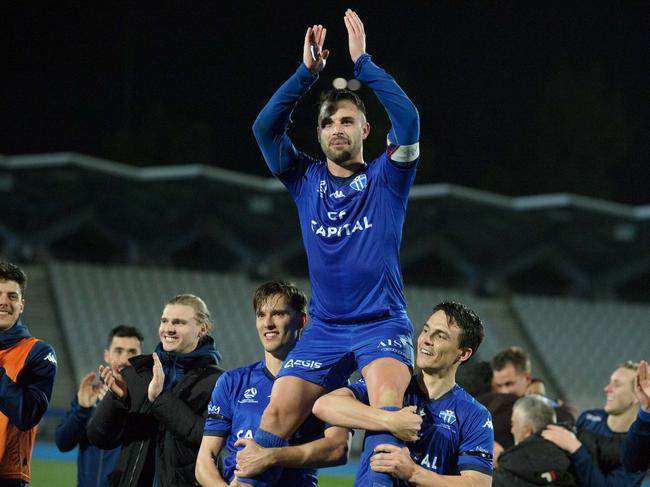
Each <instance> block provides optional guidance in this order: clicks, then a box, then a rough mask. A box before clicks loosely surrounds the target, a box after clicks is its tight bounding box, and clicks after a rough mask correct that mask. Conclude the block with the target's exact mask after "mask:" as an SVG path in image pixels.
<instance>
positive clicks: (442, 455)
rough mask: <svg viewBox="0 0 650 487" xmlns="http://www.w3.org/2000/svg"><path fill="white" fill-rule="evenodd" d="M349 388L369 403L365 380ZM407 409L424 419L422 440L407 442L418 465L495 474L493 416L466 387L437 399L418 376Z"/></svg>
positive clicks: (408, 394)
mask: <svg viewBox="0 0 650 487" xmlns="http://www.w3.org/2000/svg"><path fill="white" fill-rule="evenodd" d="M349 388H350V389H351V390H352V392H353V393H354V395H355V396H356V398H357V399H358V400H359V401H361V402H363V403H364V404H368V403H369V402H368V390H367V388H366V384H365V382H364V381H363V379H362V380H360V381H358V382H356V383H355V384H353V385H351V386H349ZM404 406H417V414H419V415H420V416H422V427H421V429H420V434H419V436H420V438H419V439H418V440H417V441H415V442H408V443H406V446H407V447H408V449H409V451H410V452H411V458H412V459H413V461H414V462H415V463H417V464H418V465H421V466H422V467H424V468H426V469H428V470H431V471H433V472H436V473H438V474H440V475H460V472H461V471H462V470H477V471H479V472H481V473H485V474H487V475H492V450H493V447H494V431H493V428H492V417H491V416H490V412H489V411H488V410H487V409H486V408H485V406H483V405H482V404H481V403H479V402H478V401H476V400H475V399H474V398H473V397H472V396H471V395H470V394H468V393H467V392H466V391H465V390H464V389H463V388H462V387H460V386H458V385H454V387H453V388H452V389H451V390H450V391H449V392H447V393H446V394H444V395H443V396H442V397H440V398H438V399H435V400H433V399H429V398H428V397H427V396H426V395H425V394H424V393H423V392H422V391H421V390H420V387H419V386H418V383H417V376H414V377H413V379H412V380H411V383H410V384H409V387H408V389H407V390H406V393H405V394H404ZM400 485H407V484H400Z"/></svg>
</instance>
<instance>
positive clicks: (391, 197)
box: [253, 54, 419, 323]
mask: <svg viewBox="0 0 650 487" xmlns="http://www.w3.org/2000/svg"><path fill="white" fill-rule="evenodd" d="M355 77H356V78H358V79H359V80H361V81H363V82H364V83H366V84H367V85H368V86H369V87H370V88H371V89H372V90H373V91H374V93H375V94H376V95H377V97H378V98H379V100H380V101H381V103H382V104H383V106H384V107H385V109H386V111H387V112H388V115H389V118H390V120H391V123H392V128H391V130H390V132H389V134H388V149H387V151H386V152H385V153H383V154H382V155H380V156H379V157H378V158H376V159H374V160H373V161H372V162H370V163H368V164H366V165H365V166H364V167H363V169H361V170H360V171H359V172H357V173H356V174H354V175H352V176H351V177H349V178H335V177H334V176H332V175H331V174H330V172H329V171H328V168H327V163H326V162H325V161H319V160H316V159H313V158H311V157H309V156H308V155H306V154H304V153H302V152H299V151H297V150H296V148H295V147H294V146H293V144H292V142H291V140H290V139H289V136H288V135H287V128H288V125H289V121H290V116H291V112H292V110H293V108H294V107H295V105H296V103H297V102H298V100H299V99H300V97H301V96H302V95H303V94H305V93H306V92H307V91H308V90H309V88H310V87H311V86H312V84H313V83H314V82H315V80H316V79H317V78H316V77H315V76H313V75H312V74H311V73H310V72H309V71H308V70H307V68H306V67H305V66H304V65H303V64H301V65H300V67H299V68H298V69H297V71H296V72H295V74H294V75H293V76H292V77H291V78H290V79H289V80H288V81H286V82H285V83H284V84H283V85H282V86H281V87H280V89H279V90H278V91H277V92H276V93H275V94H274V95H273V97H272V98H271V100H270V101H269V102H268V104H267V105H266V106H265V107H264V109H263V110H262V112H261V113H260V115H259V116H258V119H257V120H256V122H255V125H254V127H253V129H254V133H255V137H256V139H257V142H258V144H259V146H260V148H261V150H262V153H263V155H264V158H265V160H266V162H267V164H268V166H269V168H270V169H271V171H272V172H273V174H275V175H276V176H278V177H279V179H280V180H281V181H282V183H283V184H284V185H285V186H286V187H287V189H288V190H289V192H290V194H291V196H292V197H293V199H294V201H295V204H296V206H297V209H298V215H299V219H300V226H301V230H302V237H303V242H304V246H305V250H306V252H307V258H308V262H309V276H310V281H311V287H312V299H311V304H310V313H311V315H312V316H313V317H314V318H316V319H318V320H320V321H323V322H326V323H354V322H364V321H370V320H374V319H377V318H382V317H387V316H393V315H399V314H405V310H406V302H405V299H404V293H403V284H402V276H401V270H400V263H399V248H400V244H401V240H402V227H403V225H404V218H405V213H406V206H407V198H408V192H409V190H410V187H411V185H412V184H413V180H414V178H415V169H416V162H417V160H418V156H419V149H418V138H419V116H418V112H417V110H416V108H415V106H414V105H413V103H412V102H411V101H410V100H409V99H408V97H407V96H406V94H405V93H404V92H403V91H402V90H401V89H400V88H399V86H398V85H397V83H396V82H395V80H394V79H393V78H392V77H391V76H390V75H388V74H387V73H386V72H385V71H384V70H383V69H381V68H379V67H377V66H376V65H375V64H374V63H373V62H372V61H371V59H370V56H369V55H367V54H364V55H362V56H361V57H360V58H359V59H358V60H357V62H356V63H355Z"/></svg>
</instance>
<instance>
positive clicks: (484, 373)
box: [456, 360, 492, 397]
mask: <svg viewBox="0 0 650 487" xmlns="http://www.w3.org/2000/svg"><path fill="white" fill-rule="evenodd" d="M456 382H457V383H458V385H459V386H461V387H462V388H463V389H465V390H466V391H467V392H469V393H470V394H471V395H472V396H474V397H478V396H480V395H482V394H488V393H489V392H490V390H491V386H492V367H491V366H490V362H486V361H485V360H481V361H480V362H474V363H470V364H467V365H465V366H464V367H461V368H459V369H458V372H457V373H456Z"/></svg>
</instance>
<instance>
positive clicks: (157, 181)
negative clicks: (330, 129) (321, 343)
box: [0, 153, 650, 300]
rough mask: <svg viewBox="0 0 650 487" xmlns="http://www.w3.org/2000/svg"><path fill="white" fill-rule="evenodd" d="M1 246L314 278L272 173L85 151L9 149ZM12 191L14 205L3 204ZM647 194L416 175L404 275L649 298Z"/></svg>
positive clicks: (12, 254)
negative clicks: (643, 201) (504, 188)
mask: <svg viewBox="0 0 650 487" xmlns="http://www.w3.org/2000/svg"><path fill="white" fill-rule="evenodd" d="M0 194H4V198H3V201H4V203H5V204H4V205H3V209H4V211H3V214H2V220H0V254H2V256H3V257H4V258H6V259H14V260H17V261H30V260H31V261H47V260H48V259H57V260H82V261H95V262H111V263H130V264H144V265H175V266H185V267H192V268H198V269H210V270H229V271H244V272H248V273H251V274H253V275H259V276H262V277H264V276H268V277H271V276H282V275H298V276H300V275H305V274H306V258H305V255H304V250H303V246H302V240H301V237H300V228H299V225H298V218H297V216H296V211H295V208H294V205H293V202H292V201H291V198H290V197H289V195H288V193H287V192H286V191H285V190H284V188H283V186H282V185H281V183H279V182H278V181H277V180H276V179H274V178H270V177H269V178H263V177H259V176H253V175H247V174H243V173H236V172H233V171H228V170H224V169H220V168H216V167H208V166H202V165H194V164H186V165H179V166H162V167H135V166H130V165H126V164H122V163H118V162H114V161H108V160H102V159H97V158H93V157H88V156H84V155H80V154H75V153H53V154H37V155H18V156H0ZM7 202H8V204H7ZM649 249H650V205H648V206H637V207H633V206H627V205H623V204H618V203H614V202H610V201H604V200H599V199H595V198H589V197H584V196H578V195H574V194H566V193H562V194H545V195H536V196H518V197H509V196H504V195H499V194H494V193H490V192H486V191H480V190H476V189H470V188H466V187H460V186H455V185H452V184H444V183H441V184H430V185H417V184H416V185H415V186H414V187H413V189H412V191H411V194H410V199H409V210H408V214H407V221H406V226H405V229H404V238H403V244H402V267H403V272H404V279H405V281H406V282H407V283H414V284H430V285H447V286H455V287H462V288H466V289H468V290H471V291H473V292H477V293H486V294H490V293H497V292H503V291H509V290H517V291H522V290H523V291H531V292H550V293H558V294H571V295H576V296H584V297H589V296H597V297H598V296H606V297H617V296H618V297H631V298H632V299H641V300H648V299H650V292H648V290H650V250H649Z"/></svg>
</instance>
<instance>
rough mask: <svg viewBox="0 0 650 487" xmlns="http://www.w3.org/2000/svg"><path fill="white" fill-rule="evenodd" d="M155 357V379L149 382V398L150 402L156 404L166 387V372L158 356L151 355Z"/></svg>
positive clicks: (153, 370)
mask: <svg viewBox="0 0 650 487" xmlns="http://www.w3.org/2000/svg"><path fill="white" fill-rule="evenodd" d="M151 356H152V357H153V369H152V372H153V377H152V379H151V382H149V389H147V397H148V398H149V401H151V402H154V401H155V400H156V398H157V397H158V396H159V395H160V393H161V392H162V390H163V386H164V385H165V371H164V370H163V368H162V363H161V362H160V359H159V358H158V355H157V354H155V353H154V354H151Z"/></svg>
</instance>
